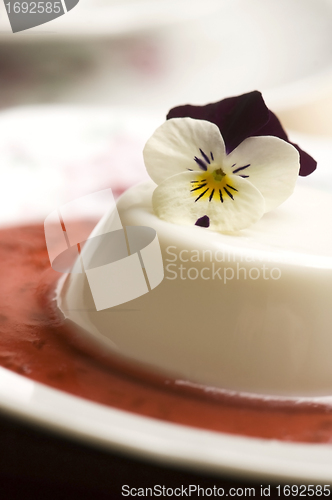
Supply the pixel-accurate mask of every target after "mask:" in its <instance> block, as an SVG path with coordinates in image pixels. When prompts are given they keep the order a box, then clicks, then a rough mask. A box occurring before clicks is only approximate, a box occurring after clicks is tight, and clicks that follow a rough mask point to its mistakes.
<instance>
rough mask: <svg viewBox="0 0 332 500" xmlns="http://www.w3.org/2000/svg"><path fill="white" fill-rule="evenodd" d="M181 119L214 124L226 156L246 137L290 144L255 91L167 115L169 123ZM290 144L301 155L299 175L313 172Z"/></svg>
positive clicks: (305, 156)
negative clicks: (265, 138)
mask: <svg viewBox="0 0 332 500" xmlns="http://www.w3.org/2000/svg"><path fill="white" fill-rule="evenodd" d="M183 117H190V118H195V119H198V120H207V121H209V122H212V123H214V124H216V125H217V126H218V127H219V130H220V132H221V135H222V136H223V138H224V141H225V144H226V151H227V153H230V152H231V151H233V150H234V149H235V148H236V147H237V146H238V145H239V144H241V142H242V141H244V140H245V139H247V137H252V136H264V135H272V136H275V137H279V138H280V139H283V140H284V141H287V142H290V141H289V140H288V137H287V134H286V132H285V131H284V129H283V128H282V125H281V123H280V121H279V120H278V118H277V117H276V115H275V114H274V113H272V111H270V110H269V109H268V108H267V106H266V104H265V102H264V99H263V97H262V94H261V93H260V92H258V91H257V90H255V91H253V92H249V93H248V94H243V95H240V96H237V97H229V98H227V99H223V100H222V101H219V102H216V103H212V104H207V105H206V106H192V105H190V104H188V105H185V106H178V107H176V108H173V109H171V110H170V112H169V113H168V115H167V119H168V120H169V119H170V118H183ZM290 144H292V145H293V146H294V147H295V148H296V149H297V150H298V151H299V153H300V164H301V167H300V175H303V176H306V175H309V174H311V173H312V172H313V171H314V170H315V168H316V165H317V163H316V161H315V160H314V159H313V158H312V157H311V156H310V155H308V154H307V153H305V152H304V151H302V150H301V149H300V148H299V147H298V146H297V145H296V144H293V143H290Z"/></svg>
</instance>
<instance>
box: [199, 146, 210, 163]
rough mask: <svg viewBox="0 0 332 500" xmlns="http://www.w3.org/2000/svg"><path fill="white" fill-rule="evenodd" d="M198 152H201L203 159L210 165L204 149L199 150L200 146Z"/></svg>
mask: <svg viewBox="0 0 332 500" xmlns="http://www.w3.org/2000/svg"><path fill="white" fill-rule="evenodd" d="M199 150H200V152H201V155H202V156H203V158H204V160H205V161H206V162H207V163H208V164H209V165H210V163H211V162H210V160H209V157H208V156H207V155H206V154H205V153H204V151H202V150H201V148H199Z"/></svg>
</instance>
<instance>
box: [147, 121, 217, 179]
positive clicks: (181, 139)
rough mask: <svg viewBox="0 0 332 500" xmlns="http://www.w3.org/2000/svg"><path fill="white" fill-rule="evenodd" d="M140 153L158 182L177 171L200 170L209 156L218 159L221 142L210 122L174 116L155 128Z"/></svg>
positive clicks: (152, 176)
mask: <svg viewBox="0 0 332 500" xmlns="http://www.w3.org/2000/svg"><path fill="white" fill-rule="evenodd" d="M211 154H212V156H211ZM204 155H205V156H204ZM143 156H144V162H145V166H146V169H147V171H148V174H149V176H150V177H151V179H152V180H153V181H154V182H156V183H157V184H159V183H160V182H162V181H163V180H164V179H167V178H168V177H171V176H172V175H175V174H179V173H180V172H184V171H200V172H202V171H204V170H206V169H205V168H204V165H206V166H208V165H209V163H208V162H209V161H211V162H212V161H213V159H214V160H215V161H220V162H222V161H223V159H224V157H225V144H224V141H223V138H222V136H221V134H220V131H219V129H218V127H217V126H216V125H214V124H213V123H210V122H207V121H203V120H193V119H192V118H175V119H174V120H168V121H166V122H165V123H163V124H162V125H161V126H160V127H159V128H157V130H156V131H155V132H154V134H153V135H152V137H150V139H149V140H148V142H147V143H146V145H145V147H144V150H143ZM195 157H196V160H198V162H197V161H195ZM206 157H207V160H206Z"/></svg>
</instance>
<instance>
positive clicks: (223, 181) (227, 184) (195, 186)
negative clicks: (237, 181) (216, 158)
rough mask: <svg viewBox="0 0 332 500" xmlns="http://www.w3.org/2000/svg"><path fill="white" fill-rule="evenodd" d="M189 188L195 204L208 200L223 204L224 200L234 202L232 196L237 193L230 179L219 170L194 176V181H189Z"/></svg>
mask: <svg viewBox="0 0 332 500" xmlns="http://www.w3.org/2000/svg"><path fill="white" fill-rule="evenodd" d="M190 186H191V190H190V191H191V194H192V195H193V197H194V199H195V202H196V201H204V200H207V199H208V200H209V201H218V202H219V203H224V200H225V199H231V200H234V196H236V195H237V193H238V190H237V189H236V188H235V187H234V186H233V185H232V181H231V179H230V177H229V176H228V175H227V174H225V173H224V172H223V170H222V169H221V168H218V169H217V170H213V171H212V172H203V173H198V174H195V180H193V181H191V184H190Z"/></svg>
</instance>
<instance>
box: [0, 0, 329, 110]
mask: <svg viewBox="0 0 332 500" xmlns="http://www.w3.org/2000/svg"><path fill="white" fill-rule="evenodd" d="M0 5H1V8H2V9H3V11H2V15H1V16H0V22H1V23H2V28H1V27H0V28H1V30H2V34H1V36H0V72H1V73H0V74H1V93H0V106H2V107H6V106H9V105H17V104H36V103H50V102H52V103H55V102H59V103H78V104H103V105H105V104H109V105H116V106H118V105H121V106H127V107H131V108H132V109H135V108H140V109H145V110H153V111H158V112H162V113H163V114H165V113H166V112H167V111H168V109H169V108H171V107H172V106H175V105H177V104H183V103H187V102H190V103H201V104H203V103H206V102H213V101H217V100H220V99H221V98H223V97H227V96H230V95H236V94H240V93H243V92H247V91H250V90H253V89H258V90H261V91H263V92H264V95H265V97H266V99H267V102H268V104H269V105H270V106H271V107H272V108H273V109H274V110H275V111H278V110H279V109H280V110H285V109H286V110H287V109H289V108H292V107H294V106H296V105H299V104H303V103H306V102H311V101H313V100H315V99H317V97H318V96H320V97H321V96H322V95H323V94H324V95H325V94H329V93H331V92H332V91H331V88H332V29H331V25H332V2H331V0H250V1H249V2H248V0H219V1H212V0H210V1H209V0H204V1H203V0H197V1H189V0H182V1H181V0H177V1H176V2H175V0H174V1H172V0H169V1H168V2H165V1H162V0H154V1H153V2H152V1H138V0H137V1H131V2H129V1H120V0H118V1H111V0H108V1H107V0H104V1H99V2H97V1H93V0H81V1H80V2H79V4H78V5H77V6H76V7H75V8H74V9H72V10H71V11H70V12H69V13H68V14H66V15H64V16H62V17H60V18H58V19H55V20H54V21H52V22H50V23H47V24H45V25H42V26H40V27H38V28H34V29H31V30H27V31H25V32H21V33H16V34H12V33H11V32H10V31H9V23H8V19H7V18H6V13H5V12H4V5H3V4H0ZM115 35H116V36H115ZM14 42H15V43H14ZM329 95H330V94H329Z"/></svg>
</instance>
